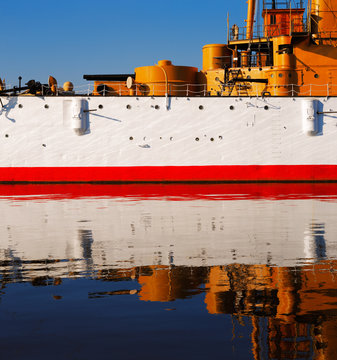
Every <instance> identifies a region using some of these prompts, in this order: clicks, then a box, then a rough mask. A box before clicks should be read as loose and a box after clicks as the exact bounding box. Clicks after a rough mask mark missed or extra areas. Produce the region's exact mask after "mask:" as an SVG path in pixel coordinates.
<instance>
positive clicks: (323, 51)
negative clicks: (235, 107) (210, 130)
mask: <svg viewBox="0 0 337 360" xmlns="http://www.w3.org/2000/svg"><path fill="white" fill-rule="evenodd" d="M299 1H300V2H299V4H297V5H298V6H296V7H294V6H293V5H292V4H291V2H290V1H287V0H286V1H279V0H273V1H271V2H267V1H264V6H263V10H262V14H261V15H262V19H263V28H262V30H261V31H260V33H254V17H255V9H256V6H255V0H249V1H248V13H247V20H246V26H245V27H243V28H241V29H240V28H239V27H238V26H237V25H233V27H232V28H231V31H230V36H229V39H228V43H227V44H208V45H205V46H204V47H203V50H202V52H203V60H202V69H201V70H200V71H198V69H197V68H196V67H191V66H177V65H173V64H172V62H171V61H169V60H161V61H159V62H158V63H157V64H155V65H153V66H143V67H137V68H136V69H135V73H134V74H131V76H130V79H129V80H128V83H127V81H126V79H122V81H120V78H118V79H117V78H116V80H114V79H112V81H105V80H103V81H98V80H97V81H95V90H94V93H93V94H94V95H113V96H116V95H120V96H122V95H125V96H240V97H243V96H292V97H294V96H336V95H337V84H336V76H337V1H336V0H312V2H311V4H310V2H309V5H308V7H307V9H305V8H304V7H303V1H301V0H299ZM305 13H306V18H305ZM256 15H257V16H258V15H259V14H256Z"/></svg>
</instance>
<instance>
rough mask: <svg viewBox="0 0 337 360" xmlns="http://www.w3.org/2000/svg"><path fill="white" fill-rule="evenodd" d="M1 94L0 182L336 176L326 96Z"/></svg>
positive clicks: (335, 105)
mask: <svg viewBox="0 0 337 360" xmlns="http://www.w3.org/2000/svg"><path fill="white" fill-rule="evenodd" d="M1 100H2V103H3V107H2V108H1V109H0V129H1V131H0V134H1V142H0V150H1V154H2V156H1V157H0V181H2V182H7V181H8V182H12V181H29V182H44V181H45V182H60V181H61V182H62V181H74V182H76V181H112V182H114V181H117V182H119V181H121V182H123V181H126V182H127V181H334V180H337V156H336V154H337V141H336V139H337V116H336V115H337V114H335V113H334V111H335V110H337V98H333V97H332V98H323V97H322V98H315V99H314V98H290V97H266V98H257V97H254V98H249V97H242V98H238V97H227V98H224V97H200V98H199V97H191V98H188V97H172V98H165V97H101V96H99V97H98V96H97V97H93V96H73V97H69V96H67V97H62V96H59V97H58V96H51V97H38V96H19V97H16V96H11V97H1ZM310 106H312V109H313V110H312V111H311V108H310Z"/></svg>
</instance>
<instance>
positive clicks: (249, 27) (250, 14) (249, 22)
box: [246, 0, 256, 40]
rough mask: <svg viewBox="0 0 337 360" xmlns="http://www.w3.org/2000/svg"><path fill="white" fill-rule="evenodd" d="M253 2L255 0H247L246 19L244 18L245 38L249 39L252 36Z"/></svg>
mask: <svg viewBox="0 0 337 360" xmlns="http://www.w3.org/2000/svg"><path fill="white" fill-rule="evenodd" d="M255 2H256V0H248V10H247V20H246V23H247V31H246V39H247V40H250V39H252V38H253V32H254V30H253V29H254V16H255Z"/></svg>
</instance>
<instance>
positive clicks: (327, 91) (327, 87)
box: [326, 84, 329, 97]
mask: <svg viewBox="0 0 337 360" xmlns="http://www.w3.org/2000/svg"><path fill="white" fill-rule="evenodd" d="M326 97H329V84H326Z"/></svg>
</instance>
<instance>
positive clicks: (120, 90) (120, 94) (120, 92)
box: [119, 84, 122, 96]
mask: <svg viewBox="0 0 337 360" xmlns="http://www.w3.org/2000/svg"><path fill="white" fill-rule="evenodd" d="M119 96H122V86H121V84H119Z"/></svg>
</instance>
